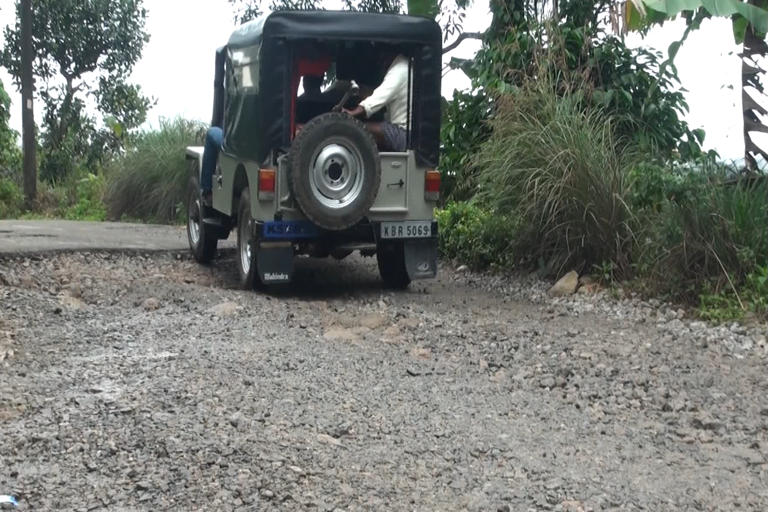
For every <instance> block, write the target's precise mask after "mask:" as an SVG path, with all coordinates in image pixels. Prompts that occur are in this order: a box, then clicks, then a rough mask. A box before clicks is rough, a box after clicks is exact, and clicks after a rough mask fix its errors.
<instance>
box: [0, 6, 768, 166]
mask: <svg viewBox="0 0 768 512" xmlns="http://www.w3.org/2000/svg"><path fill="white" fill-rule="evenodd" d="M5 4H6V5H7V7H5V8H4V9H3V10H1V11H0V28H1V27H4V26H5V25H7V24H9V23H12V22H14V16H15V13H14V10H13V7H12V6H11V5H9V4H10V2H5ZM144 4H145V6H146V7H147V10H148V11H149V14H148V19H147V31H148V32H149V34H150V37H151V39H150V41H149V43H148V44H147V46H145V48H144V52H143V58H142V60H141V61H140V62H139V64H138V65H137V66H136V67H135V68H134V72H133V75H132V80H133V81H134V82H136V83H138V84H140V85H141V86H142V88H143V90H144V92H145V94H148V95H151V96H154V97H155V98H157V99H158V103H157V106H156V107H155V108H154V109H153V110H152V111H151V112H150V115H149V120H148V122H149V123H150V124H152V125H155V124H156V123H157V120H158V118H160V117H172V116H175V115H177V114H182V115H185V116H188V117H191V118H196V119H201V120H203V121H206V122H207V121H209V120H210V116H211V108H212V95H213V59H214V51H215V49H216V48H217V47H218V46H221V45H223V44H225V43H226V41H227V39H228V37H229V34H230V32H231V31H232V30H233V28H234V22H233V11H232V6H231V5H230V4H228V3H227V0H145V2H144ZM335 4H338V5H340V1H339V0H327V1H326V2H325V5H326V7H327V8H333V7H334V6H335ZM490 20H491V16H490V13H489V12H488V2H487V1H484V0H476V1H475V5H474V6H473V7H472V8H471V9H470V10H469V11H468V12H467V16H466V19H465V22H464V30H466V31H471V32H479V31H483V30H484V29H485V28H487V26H488V24H489V23H490ZM683 31H684V22H683V20H676V21H675V22H671V23H667V24H665V26H664V27H663V28H656V29H654V31H653V32H652V33H651V34H650V35H649V36H648V37H647V38H646V39H645V40H644V41H643V40H641V39H640V37H639V36H637V35H630V36H629V37H628V44H630V46H636V45H640V44H644V45H646V46H650V47H652V48H655V49H657V50H661V51H663V52H664V54H665V55H666V50H667V48H668V47H669V45H670V44H671V43H672V42H673V41H675V40H677V39H679V38H680V36H681V35H682V33H683ZM2 44H4V43H3V42H2V38H0V45H2ZM479 46H480V43H479V42H478V41H472V40H467V41H464V42H463V43H462V44H461V45H460V46H459V47H458V48H457V49H456V50H454V51H453V52H451V53H450V54H448V55H447V56H445V60H446V62H447V61H448V59H449V58H450V57H463V58H467V57H471V56H473V55H474V53H475V52H476V51H477V49H478V48H479ZM739 50H740V48H739V47H738V46H736V45H735V44H734V42H733V35H732V31H731V23H730V20H728V19H717V20H708V21H705V22H704V23H703V25H702V28H701V30H698V31H696V32H693V33H692V34H691V35H690V36H689V38H688V40H687V41H686V42H685V43H684V45H683V47H682V49H681V50H680V52H679V54H678V56H677V58H676V60H675V62H676V64H677V67H678V73H679V76H680V79H681V81H682V84H683V87H684V88H685V89H687V90H688V91H689V92H688V93H687V94H686V99H687V101H688V104H689V106H690V108H691V111H690V113H689V114H688V115H687V117H686V119H687V121H688V122H689V124H690V125H691V127H692V128H698V127H701V128H704V129H705V130H706V132H707V137H706V140H705V144H704V146H705V149H712V148H714V149H716V150H717V151H718V152H719V153H720V155H721V156H722V157H723V158H726V159H740V158H742V156H743V152H744V148H743V140H742V135H741V133H742V127H741V98H740V94H741V93H740V91H741V88H740V81H741V62H740V60H739V58H738V57H737V56H736V53H737V52H738V51H739ZM763 67H765V64H764V65H763ZM0 80H2V81H3V83H4V85H5V88H6V90H7V91H8V93H9V94H10V96H11V100H12V101H13V106H12V115H11V126H12V127H13V128H15V129H16V130H19V131H21V96H20V94H18V93H17V92H16V91H15V88H14V87H13V85H12V84H11V78H10V76H9V75H8V73H7V72H6V71H5V69H3V68H0ZM729 85H730V86H732V89H729V88H728V87H727V86H729ZM468 86H469V81H468V79H467V78H466V77H465V76H464V75H463V74H462V73H461V72H460V71H453V72H451V73H449V74H448V75H447V76H445V77H444V79H443V94H444V95H445V96H450V95H451V94H452V92H453V90H454V89H466V88H467V87H468ZM758 101H760V103H762V104H765V105H766V106H768V101H767V100H766V98H764V97H763V98H758ZM41 110H42V105H41V104H40V102H37V103H36V104H35V117H36V118H37V119H38V120H40V119H41V118H42V116H41ZM758 135H759V136H761V138H758ZM754 140H755V141H756V142H757V143H758V144H760V145H761V146H762V147H768V135H766V134H757V135H756V136H754Z"/></svg>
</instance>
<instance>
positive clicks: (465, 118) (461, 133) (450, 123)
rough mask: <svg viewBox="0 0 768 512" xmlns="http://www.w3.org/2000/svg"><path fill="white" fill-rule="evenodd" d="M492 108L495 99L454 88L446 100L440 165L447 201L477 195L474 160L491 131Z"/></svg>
mask: <svg viewBox="0 0 768 512" xmlns="http://www.w3.org/2000/svg"><path fill="white" fill-rule="evenodd" d="M492 108H493V102H492V101H491V100H490V98H488V97H486V96H485V95H484V94H483V93H482V92H480V93H477V94H470V93H466V92H460V91H455V92H454V94H453V98H452V99H451V101H445V100H443V124H442V127H441V133H440V137H441V140H442V146H441V153H440V165H439V168H440V171H441V172H442V191H441V193H442V197H443V198H444V200H454V201H465V200H468V199H470V198H471V197H472V196H473V195H474V193H475V186H476V184H475V177H474V174H473V168H472V166H471V165H470V164H471V159H472V156H473V153H474V151H475V150H476V148H477V147H478V146H479V145H480V144H481V143H482V142H483V141H485V140H486V139H487V138H488V136H489V135H490V133H491V130H490V127H489V125H488V124H487V121H488V119H489V118H490V115H491V111H492Z"/></svg>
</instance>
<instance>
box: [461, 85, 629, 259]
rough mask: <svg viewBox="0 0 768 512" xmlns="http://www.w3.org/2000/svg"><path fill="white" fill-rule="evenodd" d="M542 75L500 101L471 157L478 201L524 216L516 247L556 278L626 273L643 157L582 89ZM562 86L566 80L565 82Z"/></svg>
mask: <svg viewBox="0 0 768 512" xmlns="http://www.w3.org/2000/svg"><path fill="white" fill-rule="evenodd" d="M555 83H557V81H555V80H554V79H548V78H547V77H540V78H539V79H538V80H536V81H529V82H527V83H526V84H525V85H524V86H523V87H522V88H521V89H519V90H518V91H516V92H514V93H511V94H508V95H506V96H504V97H502V98H500V99H499V100H498V109H497V112H496V116H495V118H494V119H493V121H492V128H493V134H492V136H491V137H490V139H489V140H488V141H487V142H485V143H484V144H483V145H482V147H481V148H480V151H478V152H477V154H476V156H475V162H474V164H475V166H476V168H477V173H478V174H477V176H478V184H479V195H478V198H479V199H480V201H482V202H483V203H485V204H486V205H487V206H489V207H490V208H491V209H493V210H495V211H497V212H499V213H500V214H503V215H513V216H517V217H519V218H520V219H521V221H522V222H521V226H522V231H521V232H520V233H519V234H518V236H519V237H520V240H519V241H518V242H519V243H518V245H519V246H521V248H524V250H525V251H526V252H527V253H528V256H529V257H531V258H534V261H536V260H539V261H541V262H543V263H544V264H545V265H546V267H548V268H549V269H551V270H552V271H553V272H554V273H556V274H559V273H561V272H562V271H567V270H570V268H573V267H584V266H585V265H586V266H589V265H593V264H595V265H600V264H602V263H604V262H613V263H614V264H615V266H616V269H617V270H618V271H620V272H622V273H625V274H628V273H629V271H630V265H631V258H630V252H631V248H632V246H633V245H634V243H635V239H634V233H633V228H632V225H633V222H634V219H633V216H632V212H631V210H630V208H629V206H628V202H627V199H628V196H629V192H630V190H631V180H630V173H629V170H630V169H631V168H632V167H633V165H635V163H636V162H637V161H638V160H639V155H638V153H637V151H636V150H635V148H634V146H632V145H631V144H629V143H628V142H627V141H623V140H619V139H618V138H617V136H616V135H615V134H616V126H615V122H614V120H613V119H612V118H611V117H609V116H605V115H603V114H602V113H601V112H599V111H596V110H594V109H591V110H587V109H586V108H585V105H584V103H583V91H584V89H583V88H581V87H579V86H578V85H579V84H572V85H571V86H568V87H567V88H565V89H560V90H557V89H556V87H555V86H554V84H555ZM560 83H561V84H562V83H563V82H560Z"/></svg>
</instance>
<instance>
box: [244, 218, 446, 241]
mask: <svg viewBox="0 0 768 512" xmlns="http://www.w3.org/2000/svg"><path fill="white" fill-rule="evenodd" d="M409 222H412V221H409ZM423 222H429V223H431V230H430V236H425V237H406V236H403V237H398V236H392V237H389V238H386V239H382V238H381V233H382V224H383V223H382V222H361V223H360V224H357V225H355V226H353V227H351V228H348V229H344V230H341V231H328V230H324V229H322V228H319V227H318V226H316V225H314V224H313V223H312V222H310V221H305V220H299V221H267V222H260V221H257V222H255V229H256V236H257V237H258V238H259V239H262V240H275V241H277V240H282V241H290V242H294V243H302V242H312V241H323V242H325V243H327V244H330V245H334V244H336V243H338V244H345V243H370V244H374V243H379V242H381V241H387V242H392V241H409V240H413V241H418V240H437V239H438V237H439V232H438V226H437V221H435V220H428V221H423ZM386 224H388V225H391V224H392V223H390V222H387V223H386ZM404 224H405V223H404Z"/></svg>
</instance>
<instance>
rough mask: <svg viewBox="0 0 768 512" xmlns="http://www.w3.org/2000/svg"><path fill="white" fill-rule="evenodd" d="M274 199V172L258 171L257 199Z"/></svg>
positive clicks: (269, 170) (271, 170)
mask: <svg viewBox="0 0 768 512" xmlns="http://www.w3.org/2000/svg"><path fill="white" fill-rule="evenodd" d="M274 197H275V170H274V169H259V199H260V200H269V199H273V198H274Z"/></svg>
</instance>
